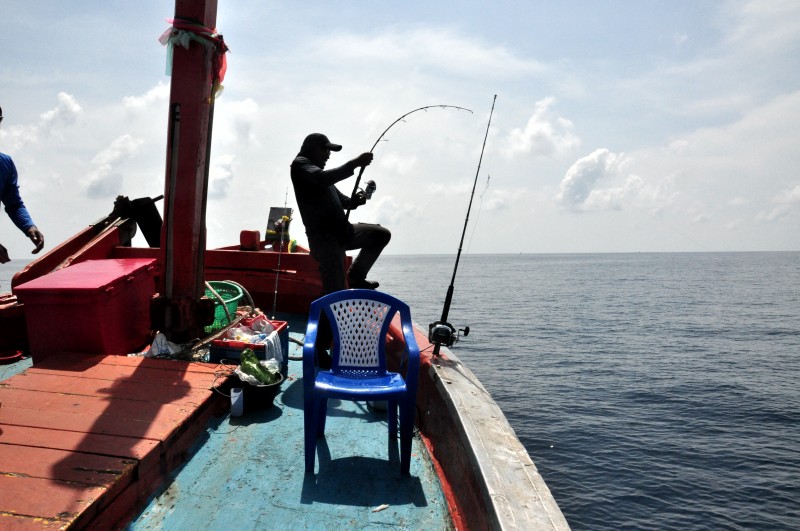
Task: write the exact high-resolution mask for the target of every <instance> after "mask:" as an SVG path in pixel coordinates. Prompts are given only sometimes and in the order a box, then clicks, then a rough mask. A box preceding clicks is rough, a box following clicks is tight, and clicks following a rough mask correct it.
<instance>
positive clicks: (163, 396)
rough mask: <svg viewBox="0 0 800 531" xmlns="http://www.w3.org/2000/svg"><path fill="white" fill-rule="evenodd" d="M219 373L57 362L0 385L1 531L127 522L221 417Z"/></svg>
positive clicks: (205, 367)
mask: <svg viewBox="0 0 800 531" xmlns="http://www.w3.org/2000/svg"><path fill="white" fill-rule="evenodd" d="M217 369H218V366H216V365H211V364H196V363H189V362H176V361H171V360H157V359H148V358H142V357H127V356H96V355H92V356H75V355H64V356H55V357H51V358H47V359H46V360H44V361H43V362H42V363H40V364H37V365H35V366H33V367H29V368H28V369H26V370H25V371H23V372H21V373H19V374H16V375H14V376H12V377H11V378H9V379H7V380H5V381H2V382H0V404H1V406H0V527H2V528H3V529H21V530H27V529H59V528H64V527H67V526H69V527H72V528H76V529H81V528H83V527H84V526H86V525H91V526H94V525H96V524H98V523H99V522H103V523H104V524H103V525H104V526H106V527H107V528H110V527H112V526H114V525H116V524H117V523H118V522H119V521H120V519H121V518H123V517H124V516H125V515H130V514H132V512H133V511H135V510H137V507H138V506H139V505H141V504H142V503H143V502H144V501H145V500H146V499H147V497H148V496H150V495H151V494H152V491H153V489H154V488H155V486H156V485H158V484H159V483H160V482H161V481H163V479H164V477H165V475H166V474H168V473H169V472H170V471H171V470H172V469H174V468H175V467H176V466H178V465H179V464H180V463H181V462H182V461H183V459H184V458H185V456H186V454H187V451H188V449H189V448H190V447H191V446H192V445H193V444H195V441H196V439H197V436H198V435H199V433H200V432H201V431H202V430H203V429H204V427H205V424H206V423H207V422H208V421H209V420H210V419H211V418H212V417H213V416H214V415H219V414H220V413H221V412H223V411H224V409H225V407H224V404H223V402H224V403H225V404H227V401H224V400H222V399H221V395H220V394H218V393H216V392H215V391H214V390H213V389H212V386H213V385H220V386H224V384H225V379H226V375H222V377H221V378H220V379H217V376H216V373H217Z"/></svg>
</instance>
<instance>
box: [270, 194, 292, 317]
mask: <svg viewBox="0 0 800 531" xmlns="http://www.w3.org/2000/svg"><path fill="white" fill-rule="evenodd" d="M288 201H289V187H288V186H287V187H286V193H285V194H284V196H283V210H284V212H285V211H286V204H287V202H288ZM275 225H276V226H275V229H276V230H280V232H281V244H280V247H279V248H278V267H277V269H276V270H275V294H274V295H273V297H272V318H273V319H275V308H276V307H277V306H278V277H280V274H281V255H282V254H283V253H284V249H283V241H284V238H285V236H286V225H287V223H286V222H284V220H283V213H281V217H279V218H278V220H276V221H275Z"/></svg>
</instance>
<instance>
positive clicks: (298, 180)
mask: <svg viewBox="0 0 800 531" xmlns="http://www.w3.org/2000/svg"><path fill="white" fill-rule="evenodd" d="M341 149H342V146H340V145H339V144H334V143H332V142H331V141H329V140H328V137H327V136H325V135H323V134H321V133H312V134H310V135H308V136H307V137H306V138H305V140H304V141H303V145H302V147H301V148H300V152H299V153H298V154H297V156H296V157H295V159H294V160H293V161H292V165H291V177H292V185H293V187H294V194H295V198H296V199H297V206H298V207H299V209H300V217H301V218H302V219H303V224H304V225H305V227H306V235H307V236H308V246H309V250H310V251H311V256H312V257H313V258H314V260H316V261H317V263H318V264H319V272H320V276H321V277H322V287H323V295H325V294H328V293H332V292H334V291H339V290H342V289H345V288H346V287H347V286H348V285H349V287H351V288H366V289H376V288H377V287H378V283H377V282H374V281H371V280H367V274H368V273H369V270H370V269H371V268H372V266H373V265H374V264H375V261H376V260H377V259H378V257H379V256H380V254H381V251H382V250H383V248H384V247H386V244H388V243H389V240H390V239H391V237H392V235H391V233H390V232H389V230H388V229H385V228H383V227H381V226H380V225H374V224H370V223H355V224H353V223H350V222H349V221H348V219H347V215H346V214H345V212H344V210H345V209H347V210H351V209H355V208H357V207H359V206H361V205H363V204H365V203H366V202H367V194H366V193H365V192H364V191H358V192H357V193H355V194H354V195H353V196H352V197H348V196H346V195H344V194H342V193H341V192H340V191H339V190H338V189H337V188H336V186H334V185H335V183H337V182H339V181H341V180H344V179H346V178H348V177H350V176H352V175H353V174H354V173H355V170H356V168H364V167H366V166H369V164H370V163H371V162H372V157H373V155H372V153H362V154H361V155H359V156H358V157H356V158H354V159H353V160H351V161H349V162H345V163H344V164H342V165H341V166H339V167H338V168H334V169H331V170H326V169H325V164H326V163H327V162H328V159H329V158H330V156H331V151H341ZM353 249H360V251H359V253H358V256H357V257H356V258H355V260H353V264H352V266H351V267H350V269H349V270H348V271H347V280H345V271H344V258H345V252H346V251H350V250H353Z"/></svg>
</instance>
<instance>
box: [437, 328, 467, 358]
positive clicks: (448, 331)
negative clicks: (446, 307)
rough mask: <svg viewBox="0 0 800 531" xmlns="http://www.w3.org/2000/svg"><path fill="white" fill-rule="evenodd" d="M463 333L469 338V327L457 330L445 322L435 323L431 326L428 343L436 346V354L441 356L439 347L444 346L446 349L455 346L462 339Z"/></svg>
mask: <svg viewBox="0 0 800 531" xmlns="http://www.w3.org/2000/svg"><path fill="white" fill-rule="evenodd" d="M461 332H463V333H464V337H467V336H468V335H469V327H468V326H465V327H464V328H459V329H458V330H456V329H455V327H453V325H451V324H450V323H447V322H444V321H434V322H433V323H431V324H429V325H428V341H430V342H431V343H433V344H434V345H435V348H434V351H433V352H434V354H435V355H438V354H439V347H440V346H442V345H444V346H445V347H451V346H453V343H456V342H457V341H458V340H460V339H461Z"/></svg>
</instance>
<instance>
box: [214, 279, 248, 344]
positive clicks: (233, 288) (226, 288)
mask: <svg viewBox="0 0 800 531" xmlns="http://www.w3.org/2000/svg"><path fill="white" fill-rule="evenodd" d="M209 284H211V287H212V288H214V291H216V292H217V294H218V295H219V296H220V297H222V301H223V302H224V306H223V303H221V302H220V301H219V299H218V298H217V297H216V295H214V293H212V291H211V290H210V289H208V286H206V297H208V298H209V299H211V300H213V301H214V322H213V323H212V324H210V325H208V326H206V327H205V332H206V334H210V333H212V332H217V331H219V330H222V328H223V327H225V326H227V325H228V324H229V323H230V322H231V321H230V320H228V315H227V314H226V313H225V308H227V309H228V313H230V315H231V320H233V319H234V317H236V309H237V308H238V307H239V300H240V299H241V298H242V296H243V295H244V293H243V292H242V288H240V287H239V286H238V285H236V284H234V283H233V282H225V281H224V280H212V281H210V282H209Z"/></svg>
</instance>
